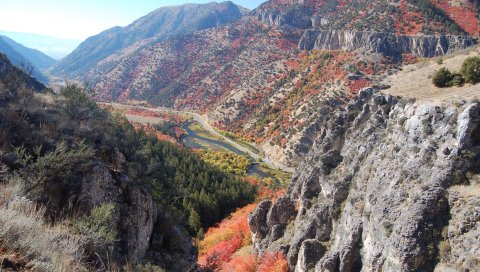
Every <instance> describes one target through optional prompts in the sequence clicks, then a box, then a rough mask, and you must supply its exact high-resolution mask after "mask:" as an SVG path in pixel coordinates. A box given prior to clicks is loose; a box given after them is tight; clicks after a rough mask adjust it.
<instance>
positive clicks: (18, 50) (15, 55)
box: [0, 36, 55, 83]
mask: <svg viewBox="0 0 480 272" xmlns="http://www.w3.org/2000/svg"><path fill="white" fill-rule="evenodd" d="M0 53H4V54H6V55H7V56H8V58H9V59H10V61H11V62H12V63H13V64H14V65H16V66H17V67H20V68H22V69H26V70H29V69H31V71H27V72H31V74H32V76H33V77H35V78H37V79H38V80H39V81H41V82H43V83H48V78H47V77H46V76H45V75H44V74H43V72H42V71H43V69H41V68H40V67H38V66H37V65H36V64H39V65H41V67H46V66H48V64H49V63H52V61H53V62H55V60H53V59H52V58H50V57H48V56H46V55H44V54H43V53H41V52H39V51H36V50H34V49H30V48H26V47H24V46H22V45H20V44H18V43H15V42H14V41H13V40H11V39H9V38H7V37H3V36H0ZM23 54H26V55H23ZM29 57H32V59H29ZM34 62H35V63H36V64H35V63H34Z"/></svg>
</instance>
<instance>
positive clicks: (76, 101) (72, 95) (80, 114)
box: [60, 84, 106, 120]
mask: <svg viewBox="0 0 480 272" xmlns="http://www.w3.org/2000/svg"><path fill="white" fill-rule="evenodd" d="M60 94H61V95H62V96H63V97H64V98H65V103H64V107H63V110H64V113H65V114H66V115H67V116H69V117H70V118H73V119H77V120H86V119H91V118H94V117H95V118H105V117H106V116H105V114H104V112H103V111H101V110H100V109H99V108H98V106H97V104H96V103H95V102H93V101H92V100H91V99H90V97H89V95H88V94H87V91H86V90H85V89H84V88H82V87H80V86H78V85H75V84H67V85H66V86H65V87H62V88H61V89H60Z"/></svg>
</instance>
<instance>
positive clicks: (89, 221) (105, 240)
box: [74, 203, 117, 245]
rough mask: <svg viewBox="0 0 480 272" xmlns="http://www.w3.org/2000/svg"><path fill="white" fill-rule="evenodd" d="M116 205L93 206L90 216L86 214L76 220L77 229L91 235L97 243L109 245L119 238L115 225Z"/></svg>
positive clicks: (87, 235)
mask: <svg viewBox="0 0 480 272" xmlns="http://www.w3.org/2000/svg"><path fill="white" fill-rule="evenodd" d="M114 210H115V205H114V204H112V203H106V204H102V205H100V206H98V207H95V208H93V210H92V212H91V213H90V215H89V216H84V217H82V218H80V219H79V220H77V221H75V222H74V226H75V229H76V230H77V231H78V232H79V233H80V234H82V235H85V236H86V237H89V238H90V239H92V240H93V241H94V243H95V244H100V245H109V244H113V243H114V242H115V240H116V239H117V231H116V226H114V225H113V212H114Z"/></svg>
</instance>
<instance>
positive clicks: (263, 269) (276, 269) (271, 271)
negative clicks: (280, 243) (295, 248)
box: [257, 252, 288, 272]
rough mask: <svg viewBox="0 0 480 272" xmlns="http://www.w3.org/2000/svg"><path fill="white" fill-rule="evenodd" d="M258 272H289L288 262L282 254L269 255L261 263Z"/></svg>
mask: <svg viewBox="0 0 480 272" xmlns="http://www.w3.org/2000/svg"><path fill="white" fill-rule="evenodd" d="M257 272H288V262H287V259H286V258H285V255H283V253H281V252H277V253H267V254H265V255H264V256H263V258H262V260H261V261H260V266H259V267H258V269H257Z"/></svg>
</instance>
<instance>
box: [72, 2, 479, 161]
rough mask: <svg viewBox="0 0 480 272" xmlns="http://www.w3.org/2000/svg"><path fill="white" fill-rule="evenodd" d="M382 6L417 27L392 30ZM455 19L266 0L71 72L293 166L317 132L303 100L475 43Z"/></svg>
mask: <svg viewBox="0 0 480 272" xmlns="http://www.w3.org/2000/svg"><path fill="white" fill-rule="evenodd" d="M466 8H473V6H467V7H466ZM367 10H371V11H369V12H368V16H365V14H366V12H367ZM391 13H394V14H398V16H397V17H398V20H399V22H400V21H405V22H407V23H409V22H416V23H417V24H418V25H417V26H415V27H413V28H412V26H408V25H405V26H401V27H400V26H399V25H398V23H396V22H395V20H393V19H391V18H392V17H391V16H386V15H387V14H391ZM412 16H413V17H412ZM403 17H405V18H406V19H405V18H403ZM334 18H335V19H334ZM339 18H341V19H339ZM352 18H353V19H352ZM347 19H348V20H347ZM342 20H344V21H342ZM392 20H393V21H392ZM347 21H348V22H355V23H349V24H347ZM328 22H330V23H328ZM427 22H428V24H427ZM460 25H461V24H460V23H459V24H457V23H456V21H455V20H454V19H451V18H450V17H449V16H448V15H447V13H446V12H444V11H443V10H441V9H440V8H437V7H436V6H434V5H432V4H431V3H430V2H427V1H399V2H385V1H369V2H368V4H367V3H366V2H364V1H349V2H345V3H343V2H342V3H340V4H339V2H338V1H326V2H325V1H305V3H303V4H302V3H300V2H298V1H291V2H289V1H269V2H267V3H265V4H263V5H261V6H260V7H259V8H258V9H257V10H255V11H253V12H252V13H251V14H250V15H249V16H246V17H244V18H243V19H241V20H240V21H238V22H235V23H232V24H230V25H228V26H222V27H217V28H213V29H207V30H203V31H198V32H194V33H190V34H186V35H182V36H179V37H174V38H171V39H168V40H162V39H149V40H144V41H143V42H140V43H137V44H134V45H132V46H130V47H129V48H127V49H125V50H122V51H119V52H118V53H116V54H112V55H110V56H108V57H106V58H105V59H103V60H102V61H100V62H98V63H97V64H96V65H95V66H93V67H91V68H90V69H88V70H85V71H84V72H83V73H79V74H75V73H73V74H70V76H72V77H73V78H76V79H79V80H82V81H86V82H90V83H93V84H94V85H95V86H96V88H97V89H98V90H99V96H98V99H100V100H103V101H119V102H123V103H128V102H129V101H137V100H141V101H148V102H149V103H151V104H152V105H156V106H168V107H175V108H177V109H193V110H197V111H200V112H202V113H208V115H209V118H210V121H211V122H212V123H213V124H215V125H216V126H217V127H219V128H222V129H227V130H229V131H231V132H234V133H235V134H237V135H238V136H239V137H243V138H245V139H248V140H250V141H254V142H256V144H257V145H259V146H260V147H261V149H262V151H263V152H264V153H265V154H266V156H268V157H269V158H270V159H271V160H272V161H275V162H276V163H277V164H278V165H287V166H296V165H297V164H298V162H299V159H300V158H301V157H302V156H304V155H305V153H306V151H307V150H308V149H309V147H310V145H311V144H312V139H314V138H315V137H316V133H317V131H318V129H317V128H318V126H317V123H318V122H317V120H318V118H319V114H318V113H316V112H315V111H312V110H310V109H311V107H315V106H318V105H324V104H328V105H330V106H331V107H338V106H341V105H344V103H345V101H347V100H348V99H349V98H350V97H351V96H352V95H355V93H356V92H357V91H358V90H359V89H360V88H362V87H365V86H367V85H379V84H382V83H381V80H380V81H377V78H379V76H380V78H381V75H382V74H384V73H387V74H388V73H391V71H393V70H394V69H396V68H398V67H400V66H401V65H403V64H408V63H412V62H415V61H416V59H417V58H425V57H433V56H439V55H444V54H447V53H451V52H453V51H455V50H458V49H463V48H465V47H468V46H471V45H473V44H475V43H476V41H475V40H474V39H473V38H472V37H469V36H465V35H466V34H467V31H466V30H464V29H463V28H462V27H461V26H460ZM376 31H380V32H376ZM412 34H415V35H412ZM452 34H460V35H457V36H452ZM391 48H395V50H391ZM299 49H300V50H308V51H309V52H300V51H299ZM325 50H329V51H328V52H326V51H325ZM332 50H334V51H332ZM337 50H344V52H341V51H337Z"/></svg>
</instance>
